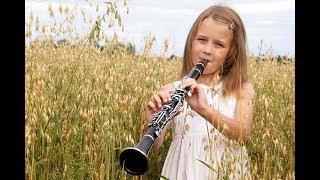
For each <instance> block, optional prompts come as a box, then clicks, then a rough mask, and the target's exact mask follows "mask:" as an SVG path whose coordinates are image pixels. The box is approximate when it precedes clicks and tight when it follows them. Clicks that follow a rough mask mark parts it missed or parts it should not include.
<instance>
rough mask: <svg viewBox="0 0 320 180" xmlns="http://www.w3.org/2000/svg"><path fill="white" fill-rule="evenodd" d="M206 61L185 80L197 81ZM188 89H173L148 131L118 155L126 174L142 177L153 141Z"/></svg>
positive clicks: (180, 103) (197, 66)
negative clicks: (134, 144)
mask: <svg viewBox="0 0 320 180" xmlns="http://www.w3.org/2000/svg"><path fill="white" fill-rule="evenodd" d="M207 63H208V61H206V60H200V61H199V62H198V63H197V64H196V65H195V66H194V67H193V68H192V70H191V71H190V72H189V74H188V75H187V76H186V78H192V79H195V80H197V79H198V78H199V76H200V75H201V74H202V73H203V70H204V68H205V66H206V65H207ZM189 90H190V87H187V88H184V89H182V88H180V87H177V88H175V89H174V91H173V93H172V95H171V101H169V102H166V103H164V104H163V105H162V106H161V107H160V109H159V110H158V111H157V112H155V113H154V114H153V116H152V120H151V122H150V124H149V125H148V130H147V132H146V133H145V135H144V136H143V137H142V139H141V140H140V142H139V143H138V144H137V145H136V146H135V147H128V148H125V149H124V150H123V151H122V152H121V153H120V157H119V160H120V165H121V167H123V168H124V170H125V171H126V172H128V173H129V174H132V175H142V174H144V173H145V172H146V171H147V170H148V157H147V155H148V153H149V150H150V149H151V146H152V145H153V143H154V141H155V139H156V138H157V137H158V136H159V135H160V133H161V132H162V130H163V128H164V127H165V126H166V125H167V124H168V123H169V122H171V121H172V119H173V117H174V116H175V115H176V114H177V112H178V109H179V108H180V107H181V106H182V105H183V101H184V100H185V99H186V95H187V93H188V92H189Z"/></svg>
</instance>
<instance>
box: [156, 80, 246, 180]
mask: <svg viewBox="0 0 320 180" xmlns="http://www.w3.org/2000/svg"><path fill="white" fill-rule="evenodd" d="M180 83H181V81H175V82H174V85H175V87H178V86H179V84H180ZM200 85H201V86H203V87H204V88H205V90H206V98H207V102H208V104H209V105H210V106H212V107H214V109H216V110H217V111H218V112H220V113H222V114H223V115H225V116H227V117H229V118H233V117H234V114H235V108H236V102H237V99H236V98H235V97H233V96H231V97H228V98H222V97H221V96H220V95H221V92H222V91H221V87H222V82H221V83H220V84H218V85H216V86H214V87H213V88H209V87H208V86H206V85H204V84H200ZM183 107H184V108H183V109H184V111H183V112H181V113H180V114H179V115H177V116H176V117H175V118H174V119H173V120H172V121H171V122H170V123H169V124H168V126H169V127H170V129H171V130H172V142H171V144H170V147H169V150H168V153H167V156H166V159H165V162H164V165H163V168H162V173H161V175H162V176H164V177H166V178H168V179H170V180H208V179H210V180H211V179H225V178H227V179H250V171H249V167H248V154H247V150H246V147H245V146H241V145H240V144H239V143H236V142H235V141H231V140H229V139H228V138H227V137H225V136H224V135H223V134H222V133H220V132H219V131H218V130H217V129H215V127H214V126H213V125H212V124H211V123H209V122H208V121H206V120H205V119H204V118H203V117H201V116H200V115H199V114H197V113H196V112H195V111H193V110H192V109H191V108H190V107H189V106H188V105H187V102H186V101H185V102H184V105H183ZM201 161H203V162H204V163H206V164H207V165H209V166H210V168H209V167H207V166H206V165H205V164H204V163H203V162H201ZM160 179H162V178H160Z"/></svg>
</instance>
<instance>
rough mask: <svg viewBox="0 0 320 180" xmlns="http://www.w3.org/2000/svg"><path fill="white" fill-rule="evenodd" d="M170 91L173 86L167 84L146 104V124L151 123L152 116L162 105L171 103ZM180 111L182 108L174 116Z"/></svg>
mask: <svg viewBox="0 0 320 180" xmlns="http://www.w3.org/2000/svg"><path fill="white" fill-rule="evenodd" d="M172 90H173V84H167V85H165V86H164V87H163V89H162V90H161V91H159V92H157V93H155V94H154V95H153V96H152V97H151V99H150V101H148V102H147V105H146V116H147V121H148V123H149V122H150V121H151V119H152V116H153V114H154V113H155V112H156V111H158V110H159V109H160V107H161V106H162V105H163V104H164V103H166V102H169V101H171V95H172ZM182 111H183V107H181V108H180V109H179V110H178V112H177V114H176V115H178V114H180V112H182Z"/></svg>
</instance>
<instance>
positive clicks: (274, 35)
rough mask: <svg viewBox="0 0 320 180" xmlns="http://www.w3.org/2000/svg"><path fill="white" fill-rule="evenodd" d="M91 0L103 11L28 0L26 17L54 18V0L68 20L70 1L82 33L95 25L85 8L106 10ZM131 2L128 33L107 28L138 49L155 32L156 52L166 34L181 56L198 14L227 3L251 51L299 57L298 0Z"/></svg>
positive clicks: (60, 0) (63, 0)
mask: <svg viewBox="0 0 320 180" xmlns="http://www.w3.org/2000/svg"><path fill="white" fill-rule="evenodd" d="M89 1H90V2H92V4H95V3H99V11H98V12H96V6H92V7H91V6H90V5H89V4H88V2H85V1H80V0H50V1H47V0H26V1H25V17H26V22H27V21H28V18H29V15H30V12H31V11H32V14H33V16H38V17H39V22H40V24H46V23H50V22H52V20H51V19H50V16H49V13H48V5H49V2H50V4H51V6H52V8H53V10H54V11H55V17H56V18H57V19H59V17H61V20H62V21H63V20H64V19H63V17H62V16H59V13H58V8H59V5H60V4H62V6H65V5H68V7H69V9H70V10H71V9H74V10H76V11H79V13H78V14H79V16H78V17H76V18H75V19H76V20H75V27H76V28H77V32H78V33H79V34H84V33H88V31H89V30H90V27H92V24H88V23H86V24H85V23H83V19H82V18H81V17H80V16H81V13H80V12H81V9H82V10H83V11H84V12H86V14H88V16H90V17H92V19H95V18H96V17H97V15H98V14H102V12H105V10H106V9H103V7H105V4H104V1H105V0H96V1H93V0H89ZM119 2H123V1H122V0H120V1H119ZM127 3H128V7H129V13H128V14H126V13H125V12H126V8H125V7H124V6H123V5H122V4H123V3H121V4H119V6H118V7H119V10H120V13H121V14H122V17H123V23H124V32H122V31H121V29H120V28H119V27H114V28H112V29H108V28H107V27H106V26H107V24H106V25H105V27H103V29H105V30H106V31H105V33H106V34H108V35H111V34H113V32H116V34H117V35H118V37H119V38H120V40H122V41H125V42H131V43H133V44H134V45H135V46H136V50H137V51H138V52H140V51H141V50H142V49H143V46H144V43H145V37H146V36H147V35H148V34H151V35H153V36H154V37H155V39H156V41H155V43H154V46H153V49H152V52H153V53H154V54H159V53H160V52H161V50H162V48H163V42H164V40H165V39H167V40H168V41H169V49H168V52H167V56H170V55H172V54H175V55H177V56H182V55H183V50H184V44H185V40H186V38H187V35H188V32H189V30H190V28H191V26H192V24H193V22H194V21H195V19H196V18H197V16H198V15H199V14H200V13H201V12H202V11H203V10H205V9H206V8H207V7H209V6H211V5H213V4H216V3H222V4H225V5H228V6H230V7H232V8H233V9H235V10H236V11H237V12H238V14H239V15H240V17H241V18H242V21H243V23H244V25H245V28H246V32H247V38H248V48H249V52H250V53H252V54H254V55H258V54H259V53H260V54H266V53H272V54H273V55H286V56H290V57H294V56H295V2H294V0H224V1H222V0H219V1H209V0H197V1H194V0H183V1H182V0H158V1H152V0H129V1H127ZM57 38H61V37H57Z"/></svg>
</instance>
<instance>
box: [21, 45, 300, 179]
mask: <svg viewBox="0 0 320 180" xmlns="http://www.w3.org/2000/svg"><path fill="white" fill-rule="evenodd" d="M25 53H26V54H25V57H26V59H25V83H26V84H25V99H26V103H25V112H26V113H25V145H26V146H25V150H26V154H25V167H26V174H27V176H28V179H133V177H132V176H131V175H129V174H127V173H126V172H124V171H123V170H121V169H120V167H119V165H118V156H119V153H120V152H121V151H122V150H123V149H124V148H126V147H128V146H134V145H135V144H136V143H138V141H139V139H140V137H141V136H142V135H143V134H142V133H143V126H144V121H145V117H144V116H143V113H144V111H143V110H144V109H143V107H144V103H146V102H147V101H148V99H149V98H150V97H151V95H152V94H153V93H154V92H155V91H156V90H157V89H159V88H160V87H161V86H162V85H164V84H166V83H168V82H171V81H174V80H176V79H177V78H178V76H179V72H180V68H178V67H180V66H181V61H180V60H178V59H173V60H171V61H168V60H167V59H165V58H162V57H148V56H141V55H134V54H132V53H127V52H126V51H124V50H122V49H120V48H115V46H110V47H108V48H107V49H105V50H103V51H100V50H99V49H98V48H96V47H93V46H80V45H79V46H70V45H61V46H59V47H55V46H53V45H52V44H51V43H50V42H49V41H39V42H36V43H33V44H32V45H31V46H29V47H27V48H26V52H25ZM249 77H250V78H249V79H250V81H251V82H252V83H253V84H254V87H255V89H256V99H255V102H254V103H255V109H254V132H253V134H252V136H251V138H250V140H249V141H248V143H247V144H246V146H247V148H248V151H249V156H250V166H251V169H252V175H253V179H295V159H294V157H295V117H294V113H295V112H294V107H295V101H294V88H295V82H294V61H283V62H277V61H275V60H274V58H272V57H266V58H265V59H264V60H260V61H255V60H254V58H251V59H250V64H249ZM170 138H171V134H170V133H169V134H168V135H167V136H166V142H165V143H164V145H163V147H162V148H161V149H160V150H158V151H157V152H151V154H150V155H149V159H150V161H149V163H150V169H149V171H148V172H147V173H146V175H145V176H143V177H142V178H143V179H155V178H158V177H159V175H160V172H161V168H162V164H163V162H164V159H165V156H166V152H167V149H168V147H169V145H170Z"/></svg>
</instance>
